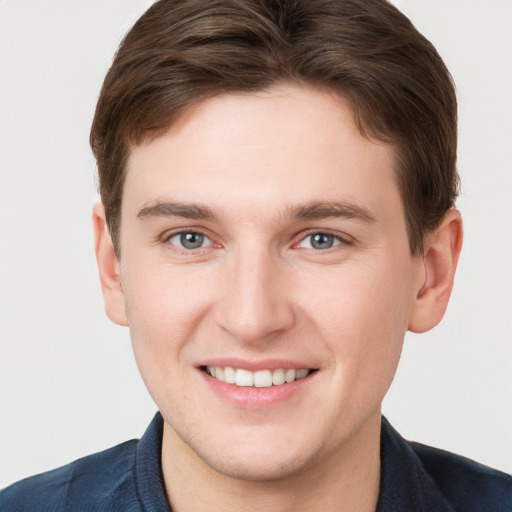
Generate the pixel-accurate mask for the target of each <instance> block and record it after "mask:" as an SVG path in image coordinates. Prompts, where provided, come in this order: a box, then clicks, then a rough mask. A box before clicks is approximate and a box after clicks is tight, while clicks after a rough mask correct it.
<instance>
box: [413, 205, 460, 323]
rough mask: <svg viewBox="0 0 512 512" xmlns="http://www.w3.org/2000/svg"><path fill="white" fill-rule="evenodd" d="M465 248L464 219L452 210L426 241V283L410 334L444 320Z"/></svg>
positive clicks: (424, 262) (416, 306)
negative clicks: (458, 265) (462, 251)
mask: <svg viewBox="0 0 512 512" xmlns="http://www.w3.org/2000/svg"><path fill="white" fill-rule="evenodd" d="M461 248H462V218H461V216H460V213H459V212H458V211H457V210H455V209H451V210H449V211H448V212H447V213H446V214H445V215H444V217H443V219H442V220H441V223H440V224H439V227H438V228H437V229H436V230H435V231H434V232H433V233H430V234H429V235H427V236H426V237H425V243H424V255H423V266H424V282H423V284H422V286H421V288H420V289H419V290H418V295H417V297H416V299H415V301H414V304H413V307H412V311H411V317H410V319H409V330H410V331H413V332H425V331H428V330H430V329H432V328H433V327H435V326H436V325H437V324H438V323H439V322H440V321H441V319H442V318H443V316H444V313H445V311H446V308H447V306H448V300H449V298H450V294H451V291H452V287H453V280H454V278H455V270H456V269H457V262H458V261H459V255H460V251H461Z"/></svg>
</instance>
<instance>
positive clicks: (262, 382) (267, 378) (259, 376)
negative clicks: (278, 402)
mask: <svg viewBox="0 0 512 512" xmlns="http://www.w3.org/2000/svg"><path fill="white" fill-rule="evenodd" d="M206 373H208V375H211V376H212V377H214V378H215V379H217V380H219V381H221V382H226V383H228V384H236V385H237V386H241V387H256V388H268V387H270V386H272V385H274V386H281V385H282V384H285V383H290V382H294V381H296V380H299V379H303V378H304V377H307V376H308V375H309V373H310V370H308V369H307V368H299V369H294V368H288V369H283V368H277V369H275V370H259V371H256V372H251V371H250V370H244V369H242V368H233V367H231V366H225V367H224V366H207V367H206Z"/></svg>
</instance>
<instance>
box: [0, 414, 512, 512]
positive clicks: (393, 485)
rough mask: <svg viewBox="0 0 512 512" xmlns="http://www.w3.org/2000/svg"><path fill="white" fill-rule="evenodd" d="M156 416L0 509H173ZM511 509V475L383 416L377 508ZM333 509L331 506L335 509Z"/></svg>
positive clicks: (30, 484) (419, 511)
mask: <svg viewBox="0 0 512 512" xmlns="http://www.w3.org/2000/svg"><path fill="white" fill-rule="evenodd" d="M162 432H163V420H162V416H161V415H160V414H159V413H158V414H157V415H156V416H155V418H154V419H153V421H152V422H151V424H150V426H149V428H148V429H147V431H146V433H145V434H144V436H143V437H142V439H141V440H140V441H136V440H133V441H128V442H126V443H123V444H120V445H118V446H115V447H114V448H110V449H109V450H106V451H103V452H100V453H96V454H94V455H90V456H88V457H84V458H83V459H79V460H77V461H75V462H72V463H71V464H68V465H67V466H63V467H61V468H59V469H55V470H53V471H49V472H47V473H43V474H41V475H36V476H33V477H31V478H27V479H25V480H22V481H20V482H17V483H15V484H13V485H11V486H10V487H7V488H6V489H4V490H3V491H2V492H1V493H0V511H1V512H29V511H30V512H89V511H90V512H92V511H95V512H170V507H169V504H168V502H167V498H166V495H165V488H164V484H163V478H162V469H161V466H160V452H161V443H162ZM398 511H404V512H454V511H458V512H512V476H510V475H507V474H505V473H501V472H499V471H495V470H493V469H490V468H488V467H485V466H482V465H480V464H477V463H476V462H473V461H471V460H468V459H465V458H463V457H459V456H457V455H454V454H452V453H448V452H445V451H441V450H437V449H435V448H430V447H428V446H424V445H421V444H417V443H409V442H407V441H405V440H404V439H402V438H401V437H400V435H399V434H398V433H397V432H396V431H395V430H394V429H393V428H392V427H391V425H390V424H389V423H388V422H387V421H386V419H385V418H383V419H382V435H381V489H380V495H379V503H378V507H377V512H398ZM333 512H334V511H333Z"/></svg>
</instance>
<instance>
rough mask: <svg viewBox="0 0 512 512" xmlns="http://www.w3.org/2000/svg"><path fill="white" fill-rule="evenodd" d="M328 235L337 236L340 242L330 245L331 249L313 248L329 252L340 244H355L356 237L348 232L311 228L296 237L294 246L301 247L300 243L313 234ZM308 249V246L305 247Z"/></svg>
mask: <svg viewBox="0 0 512 512" xmlns="http://www.w3.org/2000/svg"><path fill="white" fill-rule="evenodd" d="M320 234H321V235H328V236H332V237H333V238H335V239H336V240H337V241H339V244H336V245H335V246H333V247H330V248H329V249H324V250H323V251H320V250H319V249H312V250H314V251H317V252H328V251H329V250H331V249H335V248H336V247H339V246H340V245H353V244H354V243H355V239H354V238H353V237H351V236H350V235H347V234H346V233H339V232H333V231H331V230H329V229H310V230H307V231H306V232H303V233H301V234H300V235H298V236H297V237H296V240H297V241H296V242H294V244H293V248H300V247H299V244H300V243H301V242H303V241H304V240H305V239H306V238H308V237H310V236H313V235H320ZM305 249H308V248H305Z"/></svg>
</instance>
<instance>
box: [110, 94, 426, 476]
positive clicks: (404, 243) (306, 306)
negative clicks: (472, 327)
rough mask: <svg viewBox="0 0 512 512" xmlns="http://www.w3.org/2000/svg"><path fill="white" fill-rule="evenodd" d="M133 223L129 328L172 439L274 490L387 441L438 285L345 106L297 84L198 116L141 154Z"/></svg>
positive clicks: (388, 153) (131, 205)
mask: <svg viewBox="0 0 512 512" xmlns="http://www.w3.org/2000/svg"><path fill="white" fill-rule="evenodd" d="M121 218H122V222H121V234H120V235H121V236H120V247H121V260H120V275H121V283H122V288H123V293H124V298H125V301H126V321H127V322H128V324H129V326H130V331H131V336H132V340H133V346H134V350H135V356H136V359H137V362H138V365H139V367H140V371H141V373H142V376H143V378H144V380H145V382H146V385H147V387H148V389H149V391H150V393H151V395H152V396H153V398H154V400H155V402H156V403H157V405H158V407H159V409H160V411H161V412H162V414H163V417H164V419H165V422H166V427H165V428H166V430H165V432H166V433H165V434H164V437H165V436H167V439H168V440H169V439H171V441H172V443H183V442H184V443H186V445H188V446H189V447H190V448H191V449H192V451H191V452H190V453H192V454H194V455H193V456H195V454H197V455H198V456H199V457H200V459H202V460H203V461H205V462H206V463H207V464H208V465H210V466H211V467H213V468H214V469H216V470H218V471H220V472H222V473H225V474H229V475H233V476H238V477H241V478H248V479H269V478H270V479H272V478H281V477H284V476H287V475H292V474H295V473H297V472H299V471H301V470H302V469H304V468H307V467H309V466H311V465H312V464H316V463H327V461H328V460H329V459H330V458H331V457H335V456H339V455H341V453H342V452H343V450H346V449H348V447H349V445H350V443H353V442H354V439H358V438H361V437H364V436H368V435H370V432H371V433H372V434H371V435H375V432H378V425H379V424H380V403H381V401H382V398H383V396H384V394H385V393H386V391H387V389H388V387H389V385H390V383H391V380H392V378H393V375H394V372H395V368H396V365H397V363H398V359H399V356H400V351H401V347H402V343H403V337H404V333H405V331H406V329H407V326H408V323H409V317H410V314H411V308H412V304H413V302H414V299H415V298H416V296H417V294H418V291H419V289H420V288H421V285H422V280H423V277H424V275H423V266H422V261H421V258H418V257H413V256H411V254H410V252H409V244H408V239H407V234H406V225H405V220H404V212H403V207H402V202H401V198H400V194H399V190H398V188H397V185H396V182H395V180H394V161H393V152H392V150H391V149H390V147H388V146H386V145H383V144H379V143H375V142H371V141H369V140H367V139H365V138H363V137H362V136H361V135H360V133H359V131H358V130H357V128H356V125H355V123H354V119H353V113H352V111H351V109H350V107H349V106H348V104H347V103H346V102H345V101H344V100H342V99H340V98H335V97H333V96H330V95H327V94H324V93H320V92H316V91H314V90H312V89H308V88H299V87H296V86H291V85H283V86H281V87H280V88H275V89H272V90H269V91H264V92H260V93H257V94H251V95H227V96H224V97H217V98H213V99H209V100H206V101H203V102H202V103H199V104H198V105H196V106H195V107H193V108H191V109H190V110H189V111H188V112H187V113H186V114H185V115H184V116H183V117H182V118H181V119H180V120H179V121H178V122H176V123H175V124H174V125H173V126H172V127H171V129H170V130H169V131H168V132H167V133H165V134H164V135H162V136H160V137H158V138H157V139H155V140H153V141H151V142H149V143H146V144H143V145H141V146H139V147H136V148H134V149H133V151H132V153H131V156H130V159H129V165H128V170H127V177H126V183H125V186H124V193H123V206H122V217H121ZM226 368H227V369H226ZM212 373H215V374H216V377H214V376H212V375H210V374H212ZM294 374H295V379H296V380H294ZM304 374H306V376H304ZM298 377H303V378H298ZM223 379H224V380H226V379H227V381H228V382H222V380H223ZM233 379H235V380H236V382H235V383H232V381H233ZM272 379H273V384H272ZM284 379H287V380H289V381H290V382H286V380H285V382H284V383H283V380H284ZM251 381H252V382H253V383H254V382H256V384H257V385H258V386H259V385H262V386H263V387H256V386H254V384H253V385H252V386H251V385H250V383H251ZM237 383H238V384H239V385H237ZM270 384H272V385H270ZM360 441H361V439H360ZM187 449H188V448H187Z"/></svg>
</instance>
